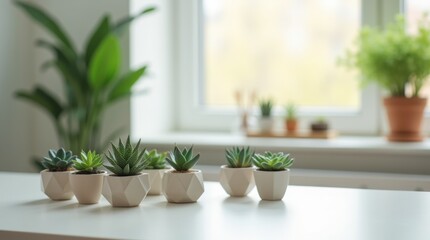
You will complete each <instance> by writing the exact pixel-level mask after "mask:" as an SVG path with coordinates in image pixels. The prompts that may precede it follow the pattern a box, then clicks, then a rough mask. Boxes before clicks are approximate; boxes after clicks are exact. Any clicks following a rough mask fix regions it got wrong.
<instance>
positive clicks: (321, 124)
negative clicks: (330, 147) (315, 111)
mask: <svg viewBox="0 0 430 240" xmlns="http://www.w3.org/2000/svg"><path fill="white" fill-rule="evenodd" d="M328 129H329V125H328V122H327V120H326V118H325V117H318V118H316V119H315V120H313V121H312V122H311V131H312V132H325V131H327V130H328Z"/></svg>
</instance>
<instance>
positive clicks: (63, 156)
mask: <svg viewBox="0 0 430 240" xmlns="http://www.w3.org/2000/svg"><path fill="white" fill-rule="evenodd" d="M75 158H76V156H75V155H73V153H72V152H71V151H66V150H64V148H60V149H58V150H57V151H55V150H53V149H51V150H49V152H48V157H44V158H43V160H42V162H41V163H42V165H43V166H44V167H45V168H46V169H45V170H43V171H42V172H40V174H41V177H42V182H41V183H42V190H43V192H44V193H45V194H46V195H47V196H48V197H49V198H50V199H52V200H69V199H71V198H72V197H73V191H72V189H71V186H70V181H69V174H70V172H71V171H72V170H73V168H72V165H73V160H74V159H75ZM52 181H54V182H55V183H54V184H51V183H52Z"/></svg>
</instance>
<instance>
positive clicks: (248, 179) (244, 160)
mask: <svg viewBox="0 0 430 240" xmlns="http://www.w3.org/2000/svg"><path fill="white" fill-rule="evenodd" d="M253 156H254V151H252V150H251V149H250V148H249V147H232V148H229V149H226V150H225V158H226V160H227V165H223V166H221V172H220V183H221V186H222V187H223V188H224V190H225V191H226V192H227V193H228V194H229V195H230V196H233V197H243V196H246V195H248V193H249V192H250V191H251V190H252V189H253V188H254V186H255V182H254V176H253V170H254V168H253V167H252V157H253Z"/></svg>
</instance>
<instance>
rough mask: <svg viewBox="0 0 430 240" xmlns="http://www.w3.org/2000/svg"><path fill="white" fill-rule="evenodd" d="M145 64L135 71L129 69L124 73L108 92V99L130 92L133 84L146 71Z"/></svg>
mask: <svg viewBox="0 0 430 240" xmlns="http://www.w3.org/2000/svg"><path fill="white" fill-rule="evenodd" d="M146 69H147V66H144V67H141V68H139V69H137V70H135V71H131V72H129V73H127V74H126V75H124V76H123V77H122V78H120V80H119V81H118V82H117V83H116V84H115V86H114V88H113V89H112V91H111V92H110V94H109V97H108V101H109V102H113V101H115V100H117V99H119V98H121V97H123V96H128V95H129V94H130V93H131V89H132V87H133V86H134V84H135V83H136V82H137V81H138V80H139V79H140V77H142V76H143V75H144V74H145V72H146Z"/></svg>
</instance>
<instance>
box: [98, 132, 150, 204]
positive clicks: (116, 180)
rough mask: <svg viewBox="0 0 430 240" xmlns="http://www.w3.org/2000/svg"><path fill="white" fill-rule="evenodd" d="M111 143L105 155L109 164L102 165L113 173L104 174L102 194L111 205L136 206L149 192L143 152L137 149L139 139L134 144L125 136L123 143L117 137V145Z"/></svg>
mask: <svg viewBox="0 0 430 240" xmlns="http://www.w3.org/2000/svg"><path fill="white" fill-rule="evenodd" d="M111 145H112V152H113V153H112V152H111V151H109V152H108V154H107V155H106V158H107V160H108V162H109V163H110V164H111V165H104V166H105V167H106V168H107V169H108V170H109V171H111V172H112V173H113V174H111V175H106V176H105V177H104V181H103V189H102V194H103V196H104V197H105V198H106V199H107V200H108V201H109V203H110V204H111V205H112V206H113V207H136V206H138V205H139V204H140V203H141V202H142V200H143V199H144V198H145V197H146V195H147V194H148V192H149V189H150V187H151V186H150V184H149V175H148V174H147V173H142V172H141V171H142V170H143V169H144V167H145V166H144V165H145V163H144V161H143V154H144V153H145V150H142V151H139V145H140V140H139V142H138V143H137V144H136V146H134V147H133V146H132V144H131V143H130V137H128V138H127V142H126V143H125V145H124V144H123V143H122V141H121V139H119V143H118V146H115V145H113V144H111Z"/></svg>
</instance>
